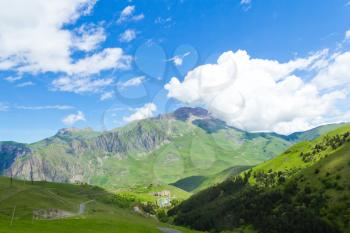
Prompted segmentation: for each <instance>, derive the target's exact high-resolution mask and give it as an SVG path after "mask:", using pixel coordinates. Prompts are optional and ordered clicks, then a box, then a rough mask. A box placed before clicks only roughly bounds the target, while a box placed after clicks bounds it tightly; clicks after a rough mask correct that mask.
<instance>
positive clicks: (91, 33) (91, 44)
mask: <svg viewBox="0 0 350 233" xmlns="http://www.w3.org/2000/svg"><path fill="white" fill-rule="evenodd" d="M105 40H106V34H105V30H104V28H103V27H99V26H95V25H86V24H84V25H82V26H81V27H79V28H78V29H76V30H75V35H74V38H73V46H74V47H75V48H77V49H78V50H81V51H86V52H87V51H91V50H94V49H96V48H97V46H98V45H99V44H100V43H101V42H103V41H105Z"/></svg>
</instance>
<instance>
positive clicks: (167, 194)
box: [153, 190, 171, 197]
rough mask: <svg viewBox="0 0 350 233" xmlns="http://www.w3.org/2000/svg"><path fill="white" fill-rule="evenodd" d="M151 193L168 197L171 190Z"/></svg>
mask: <svg viewBox="0 0 350 233" xmlns="http://www.w3.org/2000/svg"><path fill="white" fill-rule="evenodd" d="M153 195H154V196H156V197H170V196H171V192H170V191H169V190H162V191H160V192H155V193H153Z"/></svg>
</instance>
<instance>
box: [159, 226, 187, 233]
mask: <svg viewBox="0 0 350 233" xmlns="http://www.w3.org/2000/svg"><path fill="white" fill-rule="evenodd" d="M158 229H159V230H160V231H162V232H164V233H182V232H181V231H179V230H175V229H171V228H165V227H158Z"/></svg>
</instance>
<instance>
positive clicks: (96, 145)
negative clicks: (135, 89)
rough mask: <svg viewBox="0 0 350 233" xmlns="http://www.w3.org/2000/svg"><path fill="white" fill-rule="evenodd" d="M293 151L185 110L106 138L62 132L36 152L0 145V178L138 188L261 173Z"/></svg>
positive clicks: (275, 139) (280, 141)
mask: <svg viewBox="0 0 350 233" xmlns="http://www.w3.org/2000/svg"><path fill="white" fill-rule="evenodd" d="M16 145H17V146H16ZM290 145H291V142H289V141H288V140H286V139H285V138H284V137H283V136H280V135H276V134H260V133H257V134H255V133H247V132H243V131H241V130H238V129H235V128H232V127H229V126H227V125H226V124H225V123H224V122H222V121H220V120H217V119H215V118H212V117H211V116H210V115H209V114H208V112H207V111H206V110H204V109H201V108H180V109H178V110H176V111H175V112H173V113H170V114H166V115H162V116H159V117H155V118H151V119H145V120H141V121H136V122H132V123H130V124H128V125H126V126H125V127H122V128H118V129H114V130H111V131H106V132H94V131H92V130H91V129H88V128H87V129H74V128H72V129H62V130H60V131H59V132H58V133H57V134H56V135H54V136H53V137H50V138H47V139H44V140H42V141H39V142H37V143H33V144H15V143H12V144H11V143H2V144H0V156H1V157H0V161H1V165H2V166H1V167H0V171H1V172H2V174H4V175H7V176H10V175H11V174H12V175H13V176H14V177H16V178H21V179H27V180H30V179H31V178H33V179H34V180H47V181H54V182H71V183H74V182H83V183H89V184H94V185H100V186H103V187H108V188H111V189H116V188H126V187H130V186H135V187H139V186H147V185H149V184H151V183H153V184H168V183H173V182H176V181H177V180H179V179H182V178H185V177H189V176H211V175H214V174H217V173H219V172H221V171H223V170H225V169H228V168H230V167H233V166H251V165H256V164H258V163H261V162H263V161H265V160H267V159H270V158H272V157H274V156H275V155H277V154H279V153H281V152H282V151H283V150H285V149H286V148H287V147H289V146H290Z"/></svg>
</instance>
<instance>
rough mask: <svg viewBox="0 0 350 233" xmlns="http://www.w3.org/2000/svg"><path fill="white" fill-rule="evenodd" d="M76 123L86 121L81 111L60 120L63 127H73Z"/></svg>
mask: <svg viewBox="0 0 350 233" xmlns="http://www.w3.org/2000/svg"><path fill="white" fill-rule="evenodd" d="M78 121H86V119H85V115H84V113H83V112H81V111H78V112H77V113H76V114H70V115H68V116H66V117H64V118H63V119H62V122H63V124H65V125H74V124H75V123H76V122H78Z"/></svg>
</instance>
